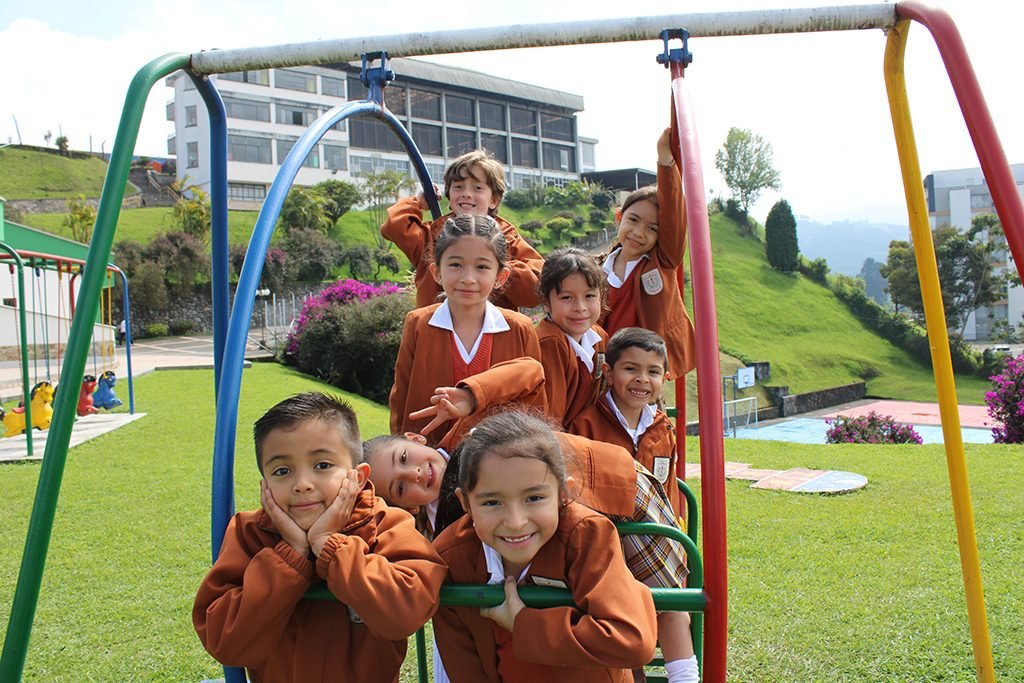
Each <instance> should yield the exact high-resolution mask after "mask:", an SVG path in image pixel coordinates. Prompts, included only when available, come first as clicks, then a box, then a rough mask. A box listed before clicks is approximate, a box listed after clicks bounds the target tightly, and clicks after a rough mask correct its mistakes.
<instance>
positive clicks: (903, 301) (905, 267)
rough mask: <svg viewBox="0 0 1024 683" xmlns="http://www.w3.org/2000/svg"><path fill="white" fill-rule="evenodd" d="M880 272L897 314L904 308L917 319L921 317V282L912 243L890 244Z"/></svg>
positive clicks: (894, 242) (893, 242) (899, 241)
mask: <svg viewBox="0 0 1024 683" xmlns="http://www.w3.org/2000/svg"><path fill="white" fill-rule="evenodd" d="M879 272H881V273H882V277H884V278H885V279H886V287H885V291H886V292H887V293H888V294H889V298H890V299H892V305H893V307H894V308H895V310H896V312H897V313H899V312H900V306H902V307H904V308H907V309H909V310H910V312H911V313H913V314H914V316H915V317H916V316H918V315H920V311H921V282H920V280H918V277H917V258H916V257H915V256H914V248H913V247H911V246H910V242H907V241H905V240H893V241H892V242H889V254H888V257H887V258H886V260H885V264H884V265H883V266H882V267H881V268H880V269H879Z"/></svg>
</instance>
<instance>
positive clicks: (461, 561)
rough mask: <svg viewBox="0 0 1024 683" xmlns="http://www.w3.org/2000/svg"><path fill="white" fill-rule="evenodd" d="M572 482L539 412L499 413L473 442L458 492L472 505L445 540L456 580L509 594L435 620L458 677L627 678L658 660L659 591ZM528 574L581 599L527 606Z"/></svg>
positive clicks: (537, 680)
mask: <svg viewBox="0 0 1024 683" xmlns="http://www.w3.org/2000/svg"><path fill="white" fill-rule="evenodd" d="M571 484H572V479H571V478H570V477H567V476H566V467H565V461H564V459H563V457H562V453H561V451H560V449H559V445H558V441H557V440H556V438H555V436H554V434H553V433H552V431H551V429H550V427H549V426H548V425H547V424H546V423H545V422H544V421H543V420H540V419H538V418H535V417H531V416H528V415H525V414H523V413H518V412H507V413H502V414H499V415H495V416H492V417H489V418H487V419H485V420H484V421H483V422H481V423H480V424H479V425H478V426H477V427H476V429H475V430H474V431H473V433H472V434H471V435H470V436H469V438H468V439H467V440H466V441H465V442H464V445H463V449H462V452H461V456H460V462H459V488H458V489H457V492H456V494H457V496H458V498H459V500H460V501H461V503H462V506H463V507H464V508H465V510H466V515H465V516H464V517H462V518H461V519H460V520H458V521H457V522H455V523H454V524H452V525H451V526H450V527H448V528H447V529H445V530H444V531H443V532H442V533H441V534H440V536H438V537H437V539H436V540H435V542H434V544H435V547H436V548H437V550H438V552H439V553H440V554H441V556H442V558H443V559H444V560H445V562H446V563H447V564H448V566H449V568H450V578H451V581H452V582H453V583H470V584H481V583H494V584H503V585H504V589H505V601H504V602H503V603H501V604H500V605H498V606H496V607H492V608H473V607H444V608H442V609H441V611H440V612H438V614H437V615H436V617H435V618H434V634H435V637H436V639H437V644H438V648H439V649H440V652H441V659H442V660H443V661H444V666H445V669H446V670H447V672H448V675H449V677H450V678H451V680H452V681H453V682H455V683H460V682H462V681H466V682H470V681H471V682H473V683H476V682H478V681H492V682H497V681H505V682H509V681H530V683H542V682H546V681H551V682H554V681H566V682H570V683H571V682H574V681H579V682H581V683H582V682H584V681H586V682H588V683H589V682H590V681H616V682H622V683H625V682H627V681H631V680H632V674H631V673H630V669H632V668H636V667H640V666H643V665H644V664H645V663H647V662H648V661H649V660H650V658H651V656H652V654H653V652H654V646H655V640H656V630H657V621H656V617H655V612H654V604H653V601H652V599H651V594H650V591H649V590H648V589H647V588H646V587H645V586H644V585H643V584H641V583H640V582H638V581H637V580H636V579H634V578H633V576H632V575H631V574H630V573H629V571H628V570H627V569H626V564H625V562H624V561H623V558H622V549H621V546H620V544H619V539H618V534H617V532H616V530H615V526H614V525H613V524H612V523H611V522H610V521H609V520H608V519H607V518H606V517H604V516H603V515H601V514H599V513H597V512H594V511H592V510H590V509H588V508H586V507H583V506H582V505H580V504H578V503H575V502H572V501H571V500H570V493H569V491H570V487H571ZM520 584H526V585H537V586H553V587H563V588H568V589H569V590H570V591H571V593H572V597H573V600H574V602H575V605H576V606H575V607H549V608H545V609H535V608H530V607H525V606H524V604H523V602H522V600H521V599H520V598H519V594H518V590H517V588H516V587H517V586H518V585H520Z"/></svg>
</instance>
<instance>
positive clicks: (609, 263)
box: [601, 247, 650, 289]
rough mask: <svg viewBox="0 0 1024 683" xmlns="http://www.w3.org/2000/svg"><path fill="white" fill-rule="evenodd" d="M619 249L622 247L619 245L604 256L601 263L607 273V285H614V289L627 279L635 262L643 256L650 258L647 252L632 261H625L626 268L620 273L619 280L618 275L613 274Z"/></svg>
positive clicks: (638, 261) (643, 257) (634, 266)
mask: <svg viewBox="0 0 1024 683" xmlns="http://www.w3.org/2000/svg"><path fill="white" fill-rule="evenodd" d="M621 251H622V247H619V248H618V249H616V250H615V251H613V252H611V253H610V254H608V256H607V257H605V259H604V263H602V264H601V267H602V268H604V272H605V273H607V275H608V286H609V287H614V288H615V289H619V288H620V287H622V285H623V283H624V282H625V281H626V280H628V279H629V274H630V273H632V272H633V269H634V268H636V264H638V263H640V261H641V260H643V259H645V258H650V257H649V256H648V255H647V254H644V255H642V256H640V257H639V258H636V259H633V260H632V261H626V270H625V272H623V273H622V279H621V280H620V279H619V276H618V275H616V274H615V259H616V258H618V256H619V252H621Z"/></svg>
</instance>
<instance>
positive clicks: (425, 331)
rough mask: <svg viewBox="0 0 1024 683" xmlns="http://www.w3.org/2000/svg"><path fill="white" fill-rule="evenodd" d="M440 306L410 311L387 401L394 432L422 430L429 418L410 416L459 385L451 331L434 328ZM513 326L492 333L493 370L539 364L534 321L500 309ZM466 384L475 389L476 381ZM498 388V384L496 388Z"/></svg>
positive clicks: (432, 438) (432, 436) (432, 437)
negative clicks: (523, 361) (520, 361)
mask: <svg viewBox="0 0 1024 683" xmlns="http://www.w3.org/2000/svg"><path fill="white" fill-rule="evenodd" d="M440 305H441V304H434V305H432V306H427V307H425V308H417V309H415V310H413V311H411V312H410V313H409V314H408V315H407V316H406V318H405V329H404V330H403V331H402V343H401V345H400V346H399V348H398V358H397V360H396V361H395V384H394V386H392V387H391V395H390V397H389V400H388V403H389V405H390V408H391V433H392V434H402V433H404V432H419V430H420V429H422V428H423V427H425V426H426V424H427V423H428V422H429V419H421V420H410V419H409V413H411V412H414V411H417V410H420V409H421V408H427V407H429V406H430V397H431V396H433V395H434V390H435V389H437V388H438V387H450V386H455V383H454V376H453V372H452V353H453V351H452V333H451V331H449V330H445V329H442V328H439V327H433V326H431V325H430V324H429V322H430V317H431V316H432V315H433V314H434V312H435V311H436V310H437V309H438V307H439V306H440ZM498 310H500V311H501V313H502V316H504V318H505V321H506V322H507V323H508V325H509V329H508V330H507V331H505V332H498V333H495V334H494V335H493V337H494V339H493V343H492V345H491V366H492V367H493V366H495V365H497V364H498V363H502V362H504V361H509V360H513V359H515V358H520V357H523V356H528V357H530V358H533V359H534V360H536V361H537V362H540V345H539V344H538V343H537V335H536V333H535V332H534V331H533V324H532V323H531V322H530V319H529V318H527V317H526V316H525V315H522V314H521V313H517V312H515V311H512V310H509V309H507V308H499V309H498ZM464 384H466V385H467V386H469V387H470V388H471V389H472V387H473V385H472V377H469V378H467V379H466V380H465V381H464ZM492 386H493V384H492ZM444 432H445V430H444V429H439V430H437V431H435V432H433V433H431V434H428V435H427V439H428V441H429V442H430V443H431V445H433V444H434V443H436V439H437V438H438V437H437V436H435V435H437V434H441V435H443V434H444Z"/></svg>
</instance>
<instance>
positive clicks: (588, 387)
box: [537, 319, 608, 427]
mask: <svg viewBox="0 0 1024 683" xmlns="http://www.w3.org/2000/svg"><path fill="white" fill-rule="evenodd" d="M591 329H593V330H594V331H595V332H597V333H598V334H599V335H601V342H600V343H599V344H598V345H597V347H596V348H595V352H596V354H603V353H604V351H605V348H607V346H608V335H607V334H605V332H604V330H602V329H601V328H600V327H598V326H596V325H595V326H594V327H593V328H591ZM537 341H538V342H540V360H541V363H542V364H543V365H544V393H545V395H546V396H547V399H548V409H547V415H548V417H550V418H552V419H554V420H558V422H559V423H560V424H561V425H562V426H563V427H564V426H567V425H568V424H569V423H570V422H572V421H573V420H574V419H575V418H576V416H577V415H579V414H580V413H581V412H582V411H583V409H584V408H586V407H587V406H589V405H590V404H591V403H593V402H594V401H595V400H596V399H597V394H598V392H599V391H600V387H601V380H600V378H599V377H595V376H594V373H593V372H590V371H588V370H587V366H585V365H584V364H583V362H582V361H581V360H580V359H579V358H578V357H577V356H576V352H575V351H574V350H573V348H572V346H570V344H569V340H568V339H567V338H566V336H565V332H563V331H562V328H560V327H559V326H558V325H556V324H555V323H553V322H551V321H550V320H547V319H544V320H541V321H540V324H538V325H537ZM602 358H603V356H600V357H599V358H598V359H596V360H595V370H597V371H598V372H599V371H600V368H601V359H602Z"/></svg>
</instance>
